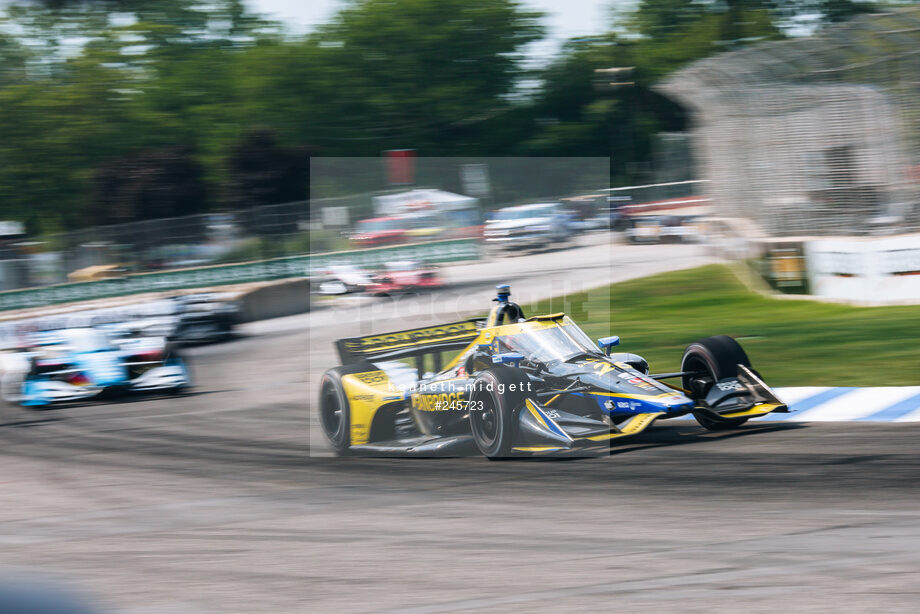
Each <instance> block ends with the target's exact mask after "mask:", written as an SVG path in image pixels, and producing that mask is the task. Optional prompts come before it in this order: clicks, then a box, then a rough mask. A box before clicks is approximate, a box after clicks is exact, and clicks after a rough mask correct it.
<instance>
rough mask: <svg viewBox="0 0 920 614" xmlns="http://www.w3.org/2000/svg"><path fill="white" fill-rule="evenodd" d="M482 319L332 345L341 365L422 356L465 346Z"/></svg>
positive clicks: (477, 333)
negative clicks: (361, 361)
mask: <svg viewBox="0 0 920 614" xmlns="http://www.w3.org/2000/svg"><path fill="white" fill-rule="evenodd" d="M484 323H485V318H474V319H472V320H463V321H462V322H451V323H450V324H439V325H437V326H429V327H426V328H412V329H409V330H400V331H396V332H392V333H383V334H380V335H370V336H367V337H350V338H347V339H339V340H338V341H336V342H335V347H336V350H337V351H338V353H339V359H340V360H341V361H342V364H349V363H355V362H358V361H360V360H385V359H386V360H392V359H397V358H406V357H410V356H422V355H424V354H431V353H435V352H442V351H447V350H459V349H463V348H465V347H466V346H468V345H469V344H470V343H472V341H473V340H474V339H476V337H477V336H479V329H480V328H482V326H483V325H484Z"/></svg>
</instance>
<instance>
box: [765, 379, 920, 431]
mask: <svg viewBox="0 0 920 614" xmlns="http://www.w3.org/2000/svg"><path fill="white" fill-rule="evenodd" d="M776 395H777V396H778V397H779V398H780V400H782V401H783V402H784V403H786V404H787V405H788V406H789V409H790V410H791V411H790V413H788V414H770V415H768V416H764V417H763V418H760V420H779V421H783V422H849V421H860V422H920V386H891V387H876V388H822V387H806V388H777V389H776Z"/></svg>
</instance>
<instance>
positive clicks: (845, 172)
mask: <svg viewBox="0 0 920 614" xmlns="http://www.w3.org/2000/svg"><path fill="white" fill-rule="evenodd" d="M660 89H661V90H662V91H663V92H664V93H666V94H667V95H669V96H671V97H673V98H675V99H677V100H679V101H680V102H682V103H683V104H684V105H685V106H686V107H688V109H690V110H691V114H692V117H693V118H694V142H693V144H694V149H695V152H694V153H695V159H696V160H697V163H698V167H699V168H698V173H699V176H700V177H702V178H705V179H708V180H710V182H709V183H708V184H706V185H707V192H708V196H709V197H711V200H712V207H713V209H714V214H715V215H718V216H723V217H726V218H738V219H741V220H743V221H742V223H741V224H740V227H743V228H745V232H746V233H747V232H749V231H750V229H751V227H752V225H753V226H755V227H756V228H757V229H758V232H759V233H762V236H765V237H774V238H777V237H795V236H842V235H888V234H897V233H903V232H909V231H916V230H918V229H920V204H918V203H920V8H905V9H901V10H892V11H890V12H886V13H883V14H873V15H866V16H863V17H859V18H857V19H855V20H853V21H851V22H848V23H846V24H842V25H840V26H836V27H833V28H829V29H827V30H826V31H824V32H822V33H821V34H820V35H818V36H813V37H808V38H802V39H796V40H789V41H778V42H769V43H761V44H759V45H755V46H752V47H750V48H748V49H745V50H742V51H737V52H731V53H726V54H721V55H718V56H714V57H712V58H708V59H705V60H702V61H700V62H697V63H695V64H693V65H691V66H689V67H688V68H685V69H683V70H682V71H679V72H678V73H676V74H675V75H674V76H672V77H670V78H669V79H668V80H667V81H665V82H664V83H663V84H661V86H660Z"/></svg>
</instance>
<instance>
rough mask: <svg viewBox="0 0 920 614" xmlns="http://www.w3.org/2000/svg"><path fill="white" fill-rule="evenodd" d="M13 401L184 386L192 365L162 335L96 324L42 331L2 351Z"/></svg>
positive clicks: (31, 403) (6, 391) (30, 403)
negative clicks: (131, 334) (141, 334)
mask: <svg viewBox="0 0 920 614" xmlns="http://www.w3.org/2000/svg"><path fill="white" fill-rule="evenodd" d="M0 384H2V385H0V388H2V393H3V398H4V400H5V401H7V402H9V403H19V404H20V405H23V406H26V407H37V406H43V405H49V404H52V403H57V402H64V401H81V400H88V399H92V398H98V397H102V396H108V395H114V394H118V393H134V392H153V391H159V392H169V393H176V392H181V391H182V390H184V389H186V388H187V387H188V386H189V385H190V379H189V372H188V368H187V367H186V365H185V362H184V361H183V360H182V358H181V357H180V356H179V355H178V354H177V353H176V351H175V349H174V347H173V345H172V344H168V343H167V342H166V340H165V339H163V338H161V337H120V336H118V335H117V334H115V333H113V332H112V331H106V330H102V329H96V328H69V329H62V330H53V331H43V332H38V333H34V334H33V335H32V336H31V339H30V342H29V345H28V346H27V347H24V348H21V349H20V351H18V352H12V353H8V354H5V355H4V356H3V376H2V380H0Z"/></svg>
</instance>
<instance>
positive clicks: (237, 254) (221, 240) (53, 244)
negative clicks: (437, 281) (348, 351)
mask: <svg viewBox="0 0 920 614" xmlns="http://www.w3.org/2000/svg"><path fill="white" fill-rule="evenodd" d="M309 249H310V203H309V201H302V202H293V203H285V204H279V205H268V206H263V207H255V208H252V209H247V210H240V211H226V212H219V213H207V214H201V215H190V216H184V217H176V218H167V219H155V220H144V221H139V222H131V223H126V224H117V225H112V226H100V227H94V228H86V229H83V230H78V231H73V232H68V233H62V234H58V235H51V236H48V237H42V238H38V239H23V240H19V241H15V242H11V241H7V245H6V246H5V249H4V251H5V258H4V259H2V260H0V286H2V287H0V289H2V290H13V289H18V288H26V287H35V286H45V285H50V284H56V283H63V282H68V281H89V280H95V279H105V278H109V277H118V276H122V275H125V274H128V273H146V272H153V271H163V270H169V269H180V268H188V267H199V266H208V265H214V264H226V263H234V262H246V261H251V260H261V259H265V258H274V257H279V256H289V255H296V254H303V253H307V252H308V251H309Z"/></svg>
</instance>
